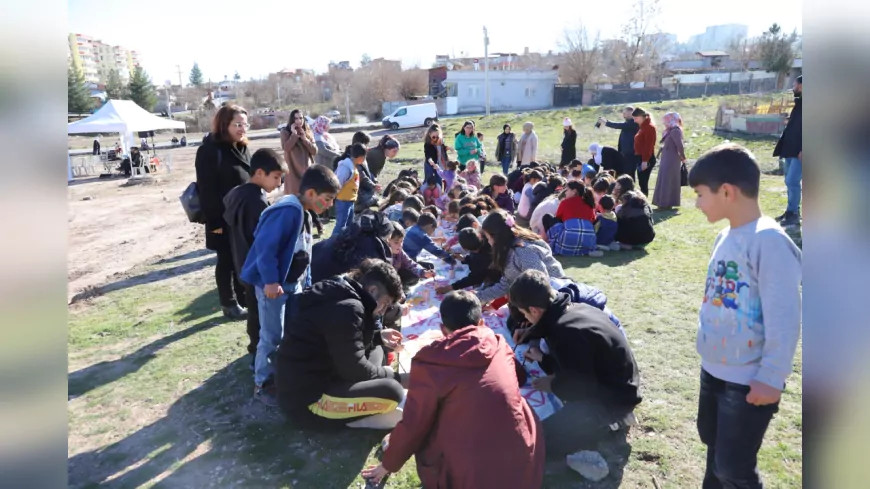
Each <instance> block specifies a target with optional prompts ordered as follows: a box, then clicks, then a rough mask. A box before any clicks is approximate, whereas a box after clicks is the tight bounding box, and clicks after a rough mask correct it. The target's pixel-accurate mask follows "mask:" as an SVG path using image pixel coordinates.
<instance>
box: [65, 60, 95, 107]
mask: <svg viewBox="0 0 870 489" xmlns="http://www.w3.org/2000/svg"><path fill="white" fill-rule="evenodd" d="M66 98H67V110H68V111H69V113H71V114H83V113H87V112H90V111H91V109H92V108H93V106H94V104H93V102H92V101H91V92H90V90H88V87H87V85H86V84H85V76H84V75H83V74H82V72H81V71H79V70H78V69H75V68H72V67H70V68H68V69H67V72H66Z"/></svg>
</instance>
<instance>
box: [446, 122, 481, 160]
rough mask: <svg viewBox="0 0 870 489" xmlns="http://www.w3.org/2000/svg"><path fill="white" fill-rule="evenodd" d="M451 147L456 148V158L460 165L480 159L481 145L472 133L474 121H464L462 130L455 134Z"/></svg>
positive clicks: (473, 132)
mask: <svg viewBox="0 0 870 489" xmlns="http://www.w3.org/2000/svg"><path fill="white" fill-rule="evenodd" d="M453 146H454V147H455V148H456V157H457V158H458V159H459V164H460V165H463V166H464V165H465V164H466V163H467V162H468V161H469V160H476V159H478V158H480V149H481V144H480V140H479V139H477V134H475V131H474V121H465V124H463V125H462V129H461V130H460V131H459V132H458V133H457V134H456V139H455V140H454V143H453Z"/></svg>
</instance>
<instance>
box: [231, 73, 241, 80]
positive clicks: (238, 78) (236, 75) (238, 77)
mask: <svg viewBox="0 0 870 489" xmlns="http://www.w3.org/2000/svg"><path fill="white" fill-rule="evenodd" d="M241 79H242V77H241V76H240V75H239V72H238V71H237V72H236V74H235V75H233V80H235V81H239V80H241Z"/></svg>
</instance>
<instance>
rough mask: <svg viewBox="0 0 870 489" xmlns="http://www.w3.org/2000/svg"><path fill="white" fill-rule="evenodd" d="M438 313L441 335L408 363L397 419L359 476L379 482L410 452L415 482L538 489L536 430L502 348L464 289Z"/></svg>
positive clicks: (518, 376) (540, 462)
mask: <svg viewBox="0 0 870 489" xmlns="http://www.w3.org/2000/svg"><path fill="white" fill-rule="evenodd" d="M440 312H441V320H442V326H441V332H442V333H443V334H444V338H443V339H439V340H436V341H434V342H433V343H431V344H430V345H428V346H424V347H423V348H421V349H420V351H419V352H417V354H416V355H415V356H414V359H413V360H412V361H411V375H410V380H409V383H408V399H407V401H406V403H405V409H404V417H403V418H402V421H401V422H400V423H399V424H398V425H397V426H396V429H394V430H393V432H392V433H391V434H390V436H389V440H388V442H387V447H386V449H385V451H384V455H383V459H382V462H381V464H380V465H378V466H376V467H369V468H367V469H365V470H363V471H362V476H363V477H365V478H367V479H374V480H375V482H380V481H381V479H383V477H384V476H386V475H387V474H388V473H390V472H397V471H399V470H400V469H401V468H402V466H403V465H404V464H405V462H407V461H408V459H409V458H410V457H411V456H412V455H415V456H416V461H417V474H418V476H419V477H420V481H421V482H422V483H423V487H452V488H454V489H482V488H497V487H522V488H537V487H541V484H542V483H543V475H544V456H545V453H544V440H543V434H542V430H541V427H540V422H539V421H538V419H537V417H536V416H535V414H534V412H533V411H532V409H531V408H530V407H529V405H528V404H527V403H526V400H525V399H524V398H523V396H522V395H521V393H520V385H522V384H524V383H525V381H526V373H525V371H524V370H523V368H522V366H521V365H520V364H519V362H517V361H516V357H515V356H514V354H513V351H512V350H511V347H510V345H509V344H508V342H507V341H506V340H505V339H504V337H502V336H499V335H496V334H495V333H494V332H493V331H492V330H491V329H490V328H488V327H486V326H485V325H484V324H483V320H482V319H481V307H480V302H479V301H478V300H477V297H475V296H474V295H473V294H471V293H470V292H465V291H457V292H451V293H449V294H447V295H446V296H445V297H444V301H443V302H442V303H441V310H440Z"/></svg>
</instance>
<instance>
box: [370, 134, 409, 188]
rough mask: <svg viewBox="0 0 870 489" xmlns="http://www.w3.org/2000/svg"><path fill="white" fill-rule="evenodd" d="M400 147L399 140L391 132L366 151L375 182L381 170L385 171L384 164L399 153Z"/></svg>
mask: <svg viewBox="0 0 870 489" xmlns="http://www.w3.org/2000/svg"><path fill="white" fill-rule="evenodd" d="M400 148H401V145H400V144H399V141H397V140H396V138H394V137H393V136H390V135H389V134H387V135H385V136H384V137H382V138H381V140H380V141H378V145H377V146H375V147H374V148H369V152H368V153H366V164H367V165H368V167H369V171H370V172H371V174H372V176H373V177H374V181H375V182H377V180H378V175H380V174H381V171H383V169H384V166H385V165H386V164H387V160H388V159H392V158H395V157H396V155H397V154H399V149H400Z"/></svg>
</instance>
